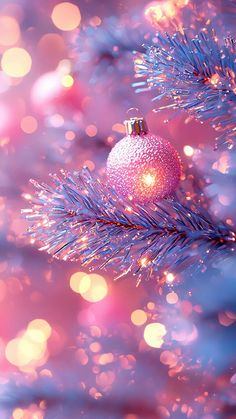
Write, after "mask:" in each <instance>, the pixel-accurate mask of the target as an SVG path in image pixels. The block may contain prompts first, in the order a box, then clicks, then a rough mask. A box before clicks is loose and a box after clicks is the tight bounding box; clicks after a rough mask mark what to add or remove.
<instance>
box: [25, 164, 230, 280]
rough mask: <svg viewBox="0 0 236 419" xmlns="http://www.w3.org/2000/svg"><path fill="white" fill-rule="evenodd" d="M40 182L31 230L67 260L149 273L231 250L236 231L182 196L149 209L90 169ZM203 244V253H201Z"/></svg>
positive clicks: (29, 216)
mask: <svg viewBox="0 0 236 419" xmlns="http://www.w3.org/2000/svg"><path fill="white" fill-rule="evenodd" d="M52 181H53V183H52V185H51V186H48V185H46V184H38V183H37V182H35V181H32V182H33V184H34V186H35V187H36V189H37V192H36V197H35V198H34V200H33V203H32V208H30V209H27V210H23V213H24V214H25V215H26V218H27V219H28V221H29V222H31V227H30V229H29V234H30V235H31V236H32V237H33V238H35V239H36V240H37V241H40V242H42V243H43V246H42V247H41V250H47V251H48V253H50V254H52V255H54V256H55V257H59V258H61V259H64V260H79V259H80V260H82V262H83V263H84V264H86V263H90V262H93V263H98V264H99V266H100V267H104V266H106V265H109V264H112V265H113V267H114V269H116V270H118V271H119V272H121V271H122V274H121V275H120V276H122V275H123V274H125V273H127V272H129V271H132V273H133V274H136V275H137V274H138V275H139V274H140V275H142V274H143V273H145V274H146V275H147V276H150V275H151V274H152V273H153V272H155V271H157V270H158V269H160V268H165V267H168V270H169V269H175V270H181V269H185V268H186V267H187V266H189V265H191V267H192V265H193V264H196V265H198V264H199V263H200V265H201V266H202V264H204V260H205V259H206V258H207V259H209V258H210V257H212V256H213V255H214V254H215V253H216V252H217V254H219V252H220V251H221V254H222V253H225V252H226V251H227V252H228V251H231V250H233V248H234V244H235V234H234V233H233V232H232V231H230V230H229V228H228V227H227V226H225V225H223V224H219V225H217V224H215V223H214V221H213V220H212V219H211V217H210V215H209V214H207V215H205V214H203V213H201V214H200V213H198V212H196V211H193V210H192V209H190V208H188V207H186V206H185V205H182V204H181V203H180V202H178V201H172V200H163V201H161V202H160V203H156V204H155V205H154V204H152V205H150V207H149V208H148V210H146V209H145V208H143V207H141V206H140V205H135V204H132V203H131V202H124V201H122V200H121V199H120V198H119V197H118V196H117V195H116V193H115V192H114V191H113V190H112V189H110V188H109V187H108V186H105V185H104V183H103V182H102V181H101V180H99V179H96V180H95V179H93V178H92V177H91V174H90V172H89V171H88V169H83V170H82V171H81V172H74V173H73V174H70V173H65V172H63V171H62V172H61V175H60V176H57V175H53V176H52ZM200 248H201V255H203V256H201V258H200V257H199V254H200Z"/></svg>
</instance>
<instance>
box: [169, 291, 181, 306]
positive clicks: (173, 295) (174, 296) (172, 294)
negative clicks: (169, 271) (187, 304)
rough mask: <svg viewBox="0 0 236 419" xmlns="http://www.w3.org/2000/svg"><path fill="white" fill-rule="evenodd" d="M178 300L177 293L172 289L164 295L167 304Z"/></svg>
mask: <svg viewBox="0 0 236 419" xmlns="http://www.w3.org/2000/svg"><path fill="white" fill-rule="evenodd" d="M178 300H179V298H178V295H177V294H176V293H175V292H174V291H172V292H169V294H167V296H166V301H167V303H169V304H176V303H177V302H178Z"/></svg>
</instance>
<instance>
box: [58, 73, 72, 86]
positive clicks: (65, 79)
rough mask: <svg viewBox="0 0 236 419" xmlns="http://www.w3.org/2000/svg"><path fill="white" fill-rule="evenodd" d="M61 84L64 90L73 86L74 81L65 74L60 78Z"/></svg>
mask: <svg viewBox="0 0 236 419" xmlns="http://www.w3.org/2000/svg"><path fill="white" fill-rule="evenodd" d="M61 84H62V86H63V87H66V88H69V87H72V86H73V84H74V79H73V77H72V76H71V75H70V74H66V75H65V76H63V77H62V80H61Z"/></svg>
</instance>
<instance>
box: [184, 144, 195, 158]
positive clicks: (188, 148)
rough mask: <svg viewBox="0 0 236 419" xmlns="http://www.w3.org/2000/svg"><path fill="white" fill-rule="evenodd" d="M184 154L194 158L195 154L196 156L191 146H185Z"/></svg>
mask: <svg viewBox="0 0 236 419" xmlns="http://www.w3.org/2000/svg"><path fill="white" fill-rule="evenodd" d="M184 154H185V156H188V157H192V156H193V154H194V148H193V147H191V146H190V145H185V146H184Z"/></svg>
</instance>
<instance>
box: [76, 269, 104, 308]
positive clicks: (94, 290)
mask: <svg viewBox="0 0 236 419" xmlns="http://www.w3.org/2000/svg"><path fill="white" fill-rule="evenodd" d="M89 279H90V286H89V288H88V290H87V291H85V292H83V294H81V295H82V297H83V298H84V300H86V301H88V302H90V303H97V302H98V301H101V300H103V299H104V298H105V297H106V295H107V293H108V286H107V283H106V281H105V279H104V278H103V276H101V275H97V274H90V275H89Z"/></svg>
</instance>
